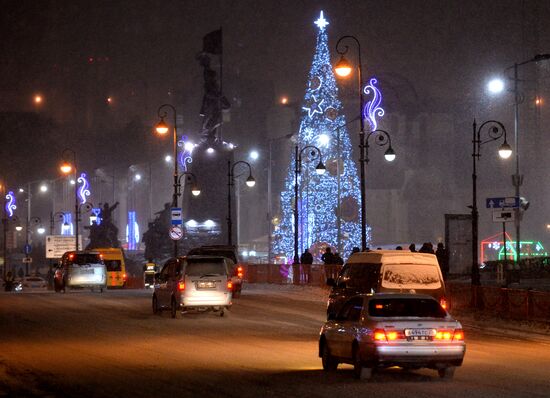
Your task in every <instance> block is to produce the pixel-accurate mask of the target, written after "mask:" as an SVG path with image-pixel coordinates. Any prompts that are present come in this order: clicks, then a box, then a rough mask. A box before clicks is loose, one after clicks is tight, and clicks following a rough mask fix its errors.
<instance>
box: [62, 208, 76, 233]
mask: <svg viewBox="0 0 550 398" xmlns="http://www.w3.org/2000/svg"><path fill="white" fill-rule="evenodd" d="M61 235H74V227H73V215H72V214H71V213H63V224H62V225H61Z"/></svg>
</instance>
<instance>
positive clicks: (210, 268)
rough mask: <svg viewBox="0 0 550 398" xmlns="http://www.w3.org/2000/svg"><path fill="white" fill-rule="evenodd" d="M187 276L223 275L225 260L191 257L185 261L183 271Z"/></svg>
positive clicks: (224, 272)
mask: <svg viewBox="0 0 550 398" xmlns="http://www.w3.org/2000/svg"><path fill="white" fill-rule="evenodd" d="M185 273H186V275H189V276H205V275H225V274H226V273H227V272H226V269H225V262H224V261H223V259H222V258H220V259H211V258H208V259H193V260H188V261H187V267H186V271H185Z"/></svg>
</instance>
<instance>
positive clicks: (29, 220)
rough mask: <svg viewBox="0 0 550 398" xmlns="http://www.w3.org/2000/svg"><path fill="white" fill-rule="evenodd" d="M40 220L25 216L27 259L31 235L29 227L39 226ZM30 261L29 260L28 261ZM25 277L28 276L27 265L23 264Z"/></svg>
mask: <svg viewBox="0 0 550 398" xmlns="http://www.w3.org/2000/svg"><path fill="white" fill-rule="evenodd" d="M41 223H42V220H41V219H40V217H29V216H28V215H27V224H26V229H25V256H26V257H27V258H28V257H29V254H30V251H29V249H30V245H29V243H30V235H31V225H40V224H41ZM29 261H30V260H29ZM25 275H29V263H28V262H26V263H25Z"/></svg>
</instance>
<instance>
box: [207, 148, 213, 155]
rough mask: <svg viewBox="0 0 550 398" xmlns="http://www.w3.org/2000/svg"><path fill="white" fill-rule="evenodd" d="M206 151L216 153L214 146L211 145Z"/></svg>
mask: <svg viewBox="0 0 550 398" xmlns="http://www.w3.org/2000/svg"><path fill="white" fill-rule="evenodd" d="M206 152H207V153H210V154H212V153H214V148H212V147H209V148H208V149H207V150H206Z"/></svg>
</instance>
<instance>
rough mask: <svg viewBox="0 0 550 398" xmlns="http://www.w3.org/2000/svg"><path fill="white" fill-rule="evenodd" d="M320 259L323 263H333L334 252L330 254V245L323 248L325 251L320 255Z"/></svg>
mask: <svg viewBox="0 0 550 398" xmlns="http://www.w3.org/2000/svg"><path fill="white" fill-rule="evenodd" d="M321 260H323V264H325V265H327V264H334V254H332V249H331V248H330V247H327V248H326V249H325V252H324V253H323V255H322V256H321Z"/></svg>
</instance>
